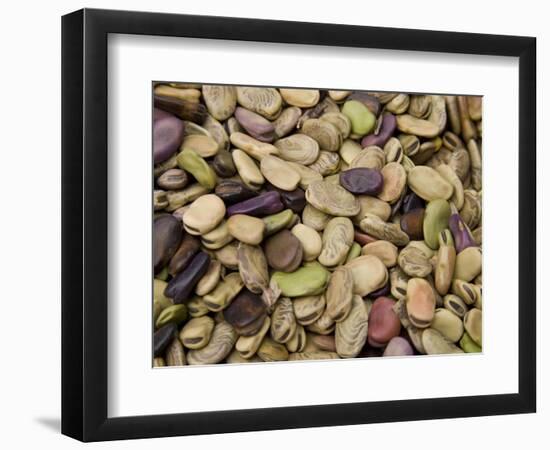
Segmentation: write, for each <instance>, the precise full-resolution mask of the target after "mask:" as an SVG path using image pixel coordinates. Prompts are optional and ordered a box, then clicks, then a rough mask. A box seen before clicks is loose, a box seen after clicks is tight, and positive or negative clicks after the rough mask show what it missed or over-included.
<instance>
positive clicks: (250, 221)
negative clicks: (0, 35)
mask: <svg viewBox="0 0 550 450" xmlns="http://www.w3.org/2000/svg"><path fill="white" fill-rule="evenodd" d="M535 55H536V40H535V38H532V37H517V36H496V35H486V34H469V33H458V32H439V31H421V30H407V29H391V28H375V27H360V26H350V25H334V24H320V23H305V22H304V23H302V22H283V21H267V20H256V19H244V18H226V17H206V16H188V15H171V14H156V13H142V12H127V11H125V12H122V11H106V10H88V9H85V10H80V11H77V12H74V13H72V14H69V15H67V16H64V17H63V21H62V95H63V98H62V106H63V117H62V119H63V130H62V144H63V148H62V165H63V167H62V176H63V193H62V197H63V198H62V204H63V211H62V216H63V217H62V227H63V229H62V246H63V248H62V259H63V263H62V271H63V273H62V286H63V298H62V302H63V305H62V432H63V433H64V434H66V435H68V436H71V437H73V438H76V439H79V440H82V441H101V440H113V439H131V438H147V437H161V436H178V435H190V434H211V433H227V432H238V431H253V430H272V429H283V428H300V427H318V426H330V425H348V424H361V423H375V422H394V421H405V420H425V419H438V418H453V417H466V416H482V415H496V414H516V413H529V412H535V409H536V345H535V335H536V330H535V325H536V320H535V314H536V308H535V305H536V281H535V275H536V270H535V267H536V189H535V186H536V176H535V172H536V171H535V169H536V155H535V136H536V105H535V90H536V82H535V80H536V77H535V67H536V60H535ZM482 293H483V295H482Z"/></svg>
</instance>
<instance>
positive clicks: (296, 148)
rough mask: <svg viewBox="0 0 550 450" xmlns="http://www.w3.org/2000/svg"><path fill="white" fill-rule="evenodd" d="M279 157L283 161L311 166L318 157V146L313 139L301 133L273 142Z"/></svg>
mask: <svg viewBox="0 0 550 450" xmlns="http://www.w3.org/2000/svg"><path fill="white" fill-rule="evenodd" d="M275 147H277V149H278V150H279V155H280V157H281V158H282V159H284V160H285V161H292V162H295V163H298V164H303V165H305V166H307V165H309V164H313V163H314V162H315V161H316V160H317V158H318V157H319V144H318V143H317V141H316V140H315V139H312V138H310V137H309V136H307V135H305V134H301V133H297V134H293V135H291V136H288V137H285V138H283V139H279V140H278V141H275Z"/></svg>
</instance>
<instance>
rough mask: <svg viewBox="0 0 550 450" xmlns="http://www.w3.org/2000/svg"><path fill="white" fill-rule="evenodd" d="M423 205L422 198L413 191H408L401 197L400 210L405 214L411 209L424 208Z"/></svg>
mask: <svg viewBox="0 0 550 450" xmlns="http://www.w3.org/2000/svg"><path fill="white" fill-rule="evenodd" d="M425 206H426V204H425V203H424V200H422V199H421V198H420V197H419V196H418V195H416V194H415V193H414V192H409V193H408V194H407V195H405V198H404V199H403V205H402V207H401V210H402V211H403V214H406V213H408V212H409V211H412V210H413V209H418V208H424V207H425Z"/></svg>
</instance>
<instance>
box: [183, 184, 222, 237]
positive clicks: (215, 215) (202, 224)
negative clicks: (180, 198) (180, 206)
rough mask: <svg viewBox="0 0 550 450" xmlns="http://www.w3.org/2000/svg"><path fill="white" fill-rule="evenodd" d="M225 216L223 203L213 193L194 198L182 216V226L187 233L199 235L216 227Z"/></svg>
mask: <svg viewBox="0 0 550 450" xmlns="http://www.w3.org/2000/svg"><path fill="white" fill-rule="evenodd" d="M224 216H225V204H224V203H223V201H222V200H221V199H220V198H219V197H218V196H217V195H214V194H207V195H203V196H201V197H199V198H198V199H197V200H195V201H194V202H193V203H192V204H191V206H190V207H189V209H188V210H187V212H186V213H185V215H184V217H183V226H184V227H185V230H186V231H187V232H188V233H189V234H193V235H201V234H205V233H208V232H209V231H212V230H213V229H214V228H216V227H217V226H218V225H219V223H220V222H221V221H222V219H223V217H224Z"/></svg>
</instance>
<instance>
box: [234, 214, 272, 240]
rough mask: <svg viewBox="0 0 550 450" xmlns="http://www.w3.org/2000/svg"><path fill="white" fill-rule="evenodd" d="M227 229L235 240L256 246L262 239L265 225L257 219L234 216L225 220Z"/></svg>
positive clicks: (244, 215) (239, 215)
mask: <svg viewBox="0 0 550 450" xmlns="http://www.w3.org/2000/svg"><path fill="white" fill-rule="evenodd" d="M227 229H228V231H229V234H230V235H231V236H233V237H234V238H235V239H237V240H239V241H241V242H244V243H245V244H249V245H258V244H259V243H260V242H262V240H263V238H264V232H265V223H264V221H263V220H262V219H259V218H257V217H253V216H247V215H246V214H235V215H233V216H231V217H229V219H227Z"/></svg>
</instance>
